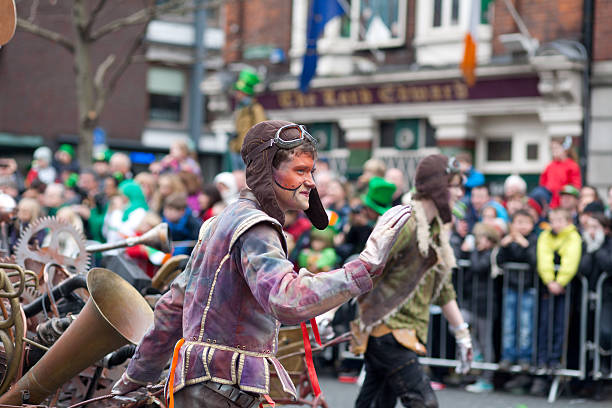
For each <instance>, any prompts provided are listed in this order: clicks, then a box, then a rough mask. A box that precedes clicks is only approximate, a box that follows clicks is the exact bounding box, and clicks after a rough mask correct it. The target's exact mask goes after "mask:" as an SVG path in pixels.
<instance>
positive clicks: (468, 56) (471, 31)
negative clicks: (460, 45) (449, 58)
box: [461, 0, 488, 86]
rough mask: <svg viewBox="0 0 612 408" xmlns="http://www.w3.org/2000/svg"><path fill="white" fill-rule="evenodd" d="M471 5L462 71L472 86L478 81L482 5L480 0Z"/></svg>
mask: <svg viewBox="0 0 612 408" xmlns="http://www.w3.org/2000/svg"><path fill="white" fill-rule="evenodd" d="M487 3H488V2H487ZM470 7H471V8H470V21H469V25H468V31H467V33H466V34H465V50H464V52H463V61H461V71H462V72H463V78H465V82H466V83H467V84H468V86H472V85H474V83H475V82H476V45H477V43H478V36H477V30H478V24H479V23H480V12H481V7H482V5H481V4H480V0H472V4H471V6H470Z"/></svg>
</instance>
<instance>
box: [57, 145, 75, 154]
mask: <svg viewBox="0 0 612 408" xmlns="http://www.w3.org/2000/svg"><path fill="white" fill-rule="evenodd" d="M57 150H58V151H59V152H66V153H68V154H69V155H70V157H74V147H72V146H71V145H69V144H63V145H61V146H60V147H59V149H57Z"/></svg>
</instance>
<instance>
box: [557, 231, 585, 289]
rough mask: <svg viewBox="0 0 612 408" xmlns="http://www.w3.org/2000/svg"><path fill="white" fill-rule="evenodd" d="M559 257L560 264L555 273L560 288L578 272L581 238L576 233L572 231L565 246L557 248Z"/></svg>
mask: <svg viewBox="0 0 612 408" xmlns="http://www.w3.org/2000/svg"><path fill="white" fill-rule="evenodd" d="M559 254H560V255H561V264H560V265H559V271H558V272H557V278H556V279H555V280H556V281H557V283H558V284H559V285H561V286H566V285H567V284H568V283H570V281H571V280H572V279H573V278H574V275H576V272H578V265H580V256H581V254H582V238H580V234H578V232H577V231H573V232H572V233H571V234H570V236H569V237H568V239H567V241H566V242H565V244H564V245H563V246H562V247H561V248H559Z"/></svg>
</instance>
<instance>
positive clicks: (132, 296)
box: [0, 268, 153, 405]
mask: <svg viewBox="0 0 612 408" xmlns="http://www.w3.org/2000/svg"><path fill="white" fill-rule="evenodd" d="M87 288H88V290H89V294H90V298H89V300H88V301H87V304H86V305H85V307H84V308H83V310H81V313H79V316H78V317H77V319H76V320H75V321H74V322H73V323H72V324H71V325H70V326H69V327H68V329H67V330H66V331H65V332H64V334H62V335H61V336H60V338H59V339H58V340H57V342H55V344H53V346H52V347H51V348H50V349H49V351H47V353H45V355H44V356H43V357H42V359H40V361H38V363H36V364H35V365H34V367H32V368H31V369H30V370H29V371H28V372H27V373H26V374H25V375H24V376H23V377H21V379H20V380H19V381H17V383H15V384H14V385H13V386H12V387H11V389H10V390H9V391H8V392H7V393H6V394H4V395H2V396H1V397H0V404H9V405H11V404H12V405H20V404H22V394H23V392H24V391H26V390H27V391H29V395H30V398H29V399H28V403H29V404H39V403H40V402H42V401H43V400H44V399H45V398H46V397H47V396H48V395H50V394H52V393H53V392H55V390H56V389H57V388H59V387H60V386H61V385H62V384H63V383H64V382H66V381H68V380H69V379H70V378H72V377H74V376H75V375H77V374H78V373H80V372H81V371H83V370H84V369H86V368H87V367H89V366H90V365H92V364H93V363H95V362H96V361H98V360H100V359H101V358H102V357H104V356H105V355H106V354H108V353H109V352H111V351H113V350H116V349H118V348H119V347H121V346H123V345H125V344H127V343H134V344H136V343H138V342H140V340H141V339H142V337H143V336H144V334H145V333H146V331H147V329H148V328H149V326H151V324H152V323H153V311H152V310H151V308H150V306H149V305H148V304H147V302H146V300H145V299H144V298H143V297H142V296H141V295H140V293H138V291H137V290H136V289H134V288H133V287H132V286H131V285H130V284H129V283H127V282H126V281H125V280H123V279H122V278H121V277H120V276H119V275H117V274H115V273H114V272H112V271H110V270H108V269H104V268H94V269H92V270H91V271H89V273H88V275H87Z"/></svg>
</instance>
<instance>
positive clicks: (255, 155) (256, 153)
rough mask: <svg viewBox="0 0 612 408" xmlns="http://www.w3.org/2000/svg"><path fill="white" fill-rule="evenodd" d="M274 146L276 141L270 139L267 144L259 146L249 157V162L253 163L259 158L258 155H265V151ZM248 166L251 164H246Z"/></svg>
mask: <svg viewBox="0 0 612 408" xmlns="http://www.w3.org/2000/svg"><path fill="white" fill-rule="evenodd" d="M273 144H274V139H270V140H268V141H267V142H265V143H262V144H260V145H259V146H257V147H256V148H255V149H254V150H253V151H252V152H251V153H249V154H248V155H247V159H248V161H249V162H252V161H253V160H254V159H255V157H257V155H259V154H261V153H263V151H264V150H266V149H269V148H270V147H272V145H273ZM246 164H247V165H248V164H249V163H246Z"/></svg>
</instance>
